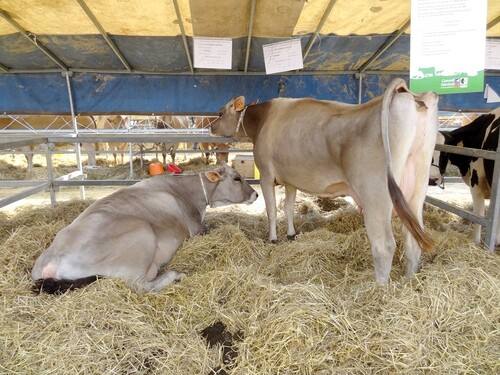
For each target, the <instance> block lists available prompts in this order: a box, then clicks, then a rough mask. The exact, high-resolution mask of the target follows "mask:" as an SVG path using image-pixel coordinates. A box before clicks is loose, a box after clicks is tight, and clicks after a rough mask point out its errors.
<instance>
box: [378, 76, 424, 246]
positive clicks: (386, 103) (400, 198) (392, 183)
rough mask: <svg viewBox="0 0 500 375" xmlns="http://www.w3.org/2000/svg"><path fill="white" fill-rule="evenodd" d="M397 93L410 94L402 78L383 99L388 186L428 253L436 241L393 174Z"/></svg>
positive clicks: (397, 207)
mask: <svg viewBox="0 0 500 375" xmlns="http://www.w3.org/2000/svg"><path fill="white" fill-rule="evenodd" d="M397 92H409V90H408V88H407V87H406V83H405V81H404V80H402V79H401V78H397V79H394V80H393V81H392V82H391V84H390V85H389V87H388V88H387V90H386V92H385V94H384V97H383V99H382V110H381V126H382V142H383V145H384V153H385V160H386V167H387V184H388V187H389V194H390V196H391V200H392V203H393V205H394V209H395V210H396V213H397V214H398V216H399V218H400V219H401V222H402V223H403V225H404V226H405V227H406V228H407V229H408V230H409V231H410V233H411V235H412V236H413V238H415V240H416V241H417V243H418V244H419V246H420V247H421V249H422V250H424V251H428V250H431V249H433V248H434V241H433V240H432V238H431V236H429V234H428V233H427V232H426V231H425V230H424V228H422V226H421V225H420V223H419V221H418V220H417V218H416V217H415V215H414V214H413V212H412V211H411V210H410V207H409V206H408V202H406V199H405V198H404V195H403V192H402V191H401V189H400V188H399V186H398V184H397V183H396V180H395V179H394V175H393V173H392V156H391V149H390V145H389V107H390V105H391V102H392V99H393V97H394V94H395V93H397Z"/></svg>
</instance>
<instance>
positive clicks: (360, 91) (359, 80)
mask: <svg viewBox="0 0 500 375" xmlns="http://www.w3.org/2000/svg"><path fill="white" fill-rule="evenodd" d="M363 76H364V74H363V73H359V74H357V75H356V77H357V78H358V104H361V100H362V98H363V93H362V86H363Z"/></svg>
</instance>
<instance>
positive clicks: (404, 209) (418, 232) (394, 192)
mask: <svg viewBox="0 0 500 375" xmlns="http://www.w3.org/2000/svg"><path fill="white" fill-rule="evenodd" d="M387 179H388V184H389V194H390V195H391V199H392V203H393V204H394V209H395V210H396V213H397V214H398V216H399V218H400V219H401V221H402V222H403V225H404V226H405V227H406V228H407V229H408V230H409V231H410V233H411V235H412V236H413V238H415V240H416V241H417V243H418V244H419V246H420V248H421V249H422V250H423V251H431V250H433V249H434V241H433V239H432V238H431V236H429V234H428V233H427V232H426V231H425V230H424V229H423V228H422V226H421V225H420V223H419V222H418V220H417V219H416V218H415V215H414V214H413V212H411V211H410V207H409V206H408V203H406V199H405V197H404V195H403V192H402V191H401V189H400V188H399V186H398V184H397V183H396V180H394V176H393V175H392V173H388V175H387Z"/></svg>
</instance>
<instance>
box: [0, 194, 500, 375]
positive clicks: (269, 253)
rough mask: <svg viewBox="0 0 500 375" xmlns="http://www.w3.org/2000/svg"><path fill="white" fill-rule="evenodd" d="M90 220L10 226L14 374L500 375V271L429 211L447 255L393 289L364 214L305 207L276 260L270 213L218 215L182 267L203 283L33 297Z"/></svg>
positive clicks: (3, 222) (398, 264)
mask: <svg viewBox="0 0 500 375" xmlns="http://www.w3.org/2000/svg"><path fill="white" fill-rule="evenodd" d="M89 204H90V202H81V201H73V202H68V203H64V204H60V205H59V206H58V207H57V208H56V209H53V210H52V209H50V208H48V207H43V208H28V209H24V210H21V211H19V212H17V213H16V214H15V215H14V216H12V217H8V216H7V215H0V240H1V245H0V264H1V265H2V266H3V272H2V274H1V276H0V298H1V301H2V302H1V303H2V305H3V306H2V308H1V309H0V327H1V331H0V332H1V333H0V342H1V345H2V350H0V372H5V373H23V374H49V373H51V374H52V373H80V374H132V373H137V374H207V375H208V374H215V373H218V374H223V373H227V374H238V375H239V374H332V373H333V374H377V373H378V374H387V373H404V374H443V373H446V374H451V373H453V374H457V373H458V374H462V373H463V374H498V373H500V360H499V353H500V258H499V257H498V255H497V254H491V253H489V252H487V251H485V250H484V249H482V248H479V247H477V246H475V245H474V244H472V243H471V241H470V240H469V238H470V237H471V236H470V227H468V226H465V227H464V228H463V229H462V231H457V228H461V227H462V226H463V225H462V223H461V222H460V219H457V218H456V217H455V216H454V215H451V214H448V213H444V212H443V211H441V210H439V209H436V208H431V207H427V208H426V211H425V222H426V225H427V227H428V228H429V230H430V232H431V234H432V236H433V238H434V239H435V241H436V244H437V250H436V251H435V252H434V253H432V254H427V255H425V256H424V258H423V260H422V265H423V267H422V271H421V272H420V273H419V274H418V275H417V276H416V277H415V278H413V279H411V280H405V279H404V278H402V276H401V275H402V274H403V273H404V268H405V266H404V263H405V262H404V255H403V254H402V252H401V249H400V246H399V247H398V250H397V253H396V256H395V259H394V265H393V272H392V274H391V275H392V279H393V281H392V282H391V284H390V285H389V286H386V287H381V286H376V285H375V284H374V282H373V279H374V276H373V264H372V260H371V253H370V249H369V242H368V240H367V238H366V234H365V230H364V228H363V220H362V218H361V216H360V215H359V214H358V213H357V211H356V209H355V208H354V207H352V206H344V205H342V206H341V207H340V208H339V209H337V210H334V211H329V212H324V211H322V210H321V209H318V208H317V207H318V206H317V205H316V203H315V202H311V203H308V202H307V201H300V202H299V203H298V204H299V205H302V207H306V206H307V205H308V204H310V205H311V206H310V207H309V208H307V207H306V209H304V210H302V211H301V214H300V215H299V217H298V218H297V223H298V227H299V228H300V232H301V234H300V235H299V236H298V237H297V240H296V241H293V242H285V241H283V242H280V243H278V244H276V245H274V244H269V243H268V242H267V241H266V238H267V219H266V218H265V216H264V214H263V213H260V214H256V215H251V214H248V213H245V212H244V211H243V210H239V209H234V210H226V211H224V210H217V211H209V212H208V214H207V220H206V221H207V223H208V224H209V225H210V226H211V227H212V231H211V232H210V233H208V234H207V235H204V236H199V237H196V238H193V239H190V240H187V241H185V243H184V246H183V247H182V248H181V249H180V250H179V251H178V253H177V255H176V256H175V258H174V260H173V263H172V265H171V266H172V267H175V268H177V269H179V270H182V271H186V272H187V273H188V277H186V278H185V279H183V280H182V282H180V283H179V284H176V285H174V286H172V287H171V288H168V289H166V290H164V291H162V292H159V293H151V294H136V293H134V292H132V291H130V289H129V288H128V287H127V286H126V284H125V283H124V282H122V281H121V280H112V279H101V280H98V281H97V282H96V283H94V284H91V285H90V286H88V287H86V288H84V289H81V290H77V291H74V292H70V293H67V294H64V295H62V296H50V295H35V294H33V293H32V292H31V286H32V282H31V279H30V270H31V267H32V265H33V262H34V260H35V259H36V257H37V256H38V255H39V254H40V252H42V251H43V249H44V248H45V247H46V246H47V245H48V244H49V243H50V242H51V240H52V239H53V237H54V236H55V234H56V233H57V232H58V231H59V230H60V229H61V228H62V227H64V226H65V225H67V224H68V223H69V222H71V221H72V220H73V219H74V218H75V217H76V216H77V215H78V214H79V213H80V212H81V211H82V210H83V209H84V208H85V207H87V206H88V205H89ZM399 226H400V225H399V223H397V221H396V222H395V224H394V228H395V232H396V238H397V240H398V242H400V240H401V235H400V230H399ZM279 233H280V236H281V238H283V237H284V236H285V235H286V228H285V221H284V218H283V217H282V216H280V218H279ZM216 323H220V324H222V325H223V327H224V328H225V330H226V331H227V332H229V333H228V335H229V336H227V337H230V338H231V340H226V341H227V342H226V343H227V344H228V345H230V346H231V351H232V353H235V354H236V355H234V357H231V358H230V361H227V354H225V353H227V348H226V349H225V348H224V345H212V346H210V345H208V344H207V341H206V339H205V337H204V336H203V335H202V334H201V333H202V332H206V329H207V328H209V327H213V326H214V325H216ZM225 360H226V361H225Z"/></svg>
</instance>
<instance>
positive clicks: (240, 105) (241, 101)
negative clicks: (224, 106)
mask: <svg viewBox="0 0 500 375" xmlns="http://www.w3.org/2000/svg"><path fill="white" fill-rule="evenodd" d="M233 108H234V110H235V111H237V112H240V111H243V110H244V109H245V98H244V97H243V96H238V97H237V98H236V99H234V101H233Z"/></svg>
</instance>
